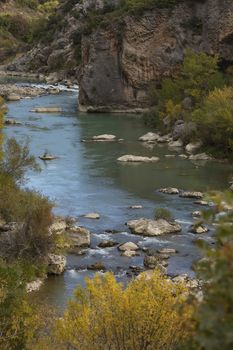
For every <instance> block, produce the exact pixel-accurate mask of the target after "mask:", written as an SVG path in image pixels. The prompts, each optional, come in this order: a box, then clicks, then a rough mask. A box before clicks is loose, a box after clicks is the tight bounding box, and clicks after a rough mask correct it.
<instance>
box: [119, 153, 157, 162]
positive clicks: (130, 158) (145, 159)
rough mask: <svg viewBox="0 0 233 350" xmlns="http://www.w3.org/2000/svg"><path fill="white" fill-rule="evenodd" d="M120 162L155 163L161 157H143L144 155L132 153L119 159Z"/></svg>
mask: <svg viewBox="0 0 233 350" xmlns="http://www.w3.org/2000/svg"><path fill="white" fill-rule="evenodd" d="M117 160H118V161H119V162H129V163H132V162H136V163H153V162H157V161H158V160H159V157H143V156H134V155H132V154H126V155H124V156H121V157H119V158H118V159H117Z"/></svg>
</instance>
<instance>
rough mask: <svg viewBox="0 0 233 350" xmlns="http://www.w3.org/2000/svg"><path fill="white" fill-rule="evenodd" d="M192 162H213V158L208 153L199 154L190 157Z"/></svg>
mask: <svg viewBox="0 0 233 350" xmlns="http://www.w3.org/2000/svg"><path fill="white" fill-rule="evenodd" d="M189 159H190V160H212V159H213V158H212V157H211V156H209V155H208V154H206V153H199V154H195V155H191V156H189Z"/></svg>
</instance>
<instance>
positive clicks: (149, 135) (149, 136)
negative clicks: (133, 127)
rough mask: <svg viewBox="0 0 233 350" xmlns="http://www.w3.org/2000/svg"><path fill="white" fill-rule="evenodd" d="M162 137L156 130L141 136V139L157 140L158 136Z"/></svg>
mask: <svg viewBox="0 0 233 350" xmlns="http://www.w3.org/2000/svg"><path fill="white" fill-rule="evenodd" d="M159 137H160V135H159V134H156V133H154V132H148V133H147V134H145V135H143V136H141V137H139V141H142V142H155V141H157V140H158V138H159Z"/></svg>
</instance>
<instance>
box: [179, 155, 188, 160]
mask: <svg viewBox="0 0 233 350" xmlns="http://www.w3.org/2000/svg"><path fill="white" fill-rule="evenodd" d="M178 157H180V158H182V159H187V158H188V156H187V154H179V155H178Z"/></svg>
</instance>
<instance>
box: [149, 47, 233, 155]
mask: <svg viewBox="0 0 233 350" xmlns="http://www.w3.org/2000/svg"><path fill="white" fill-rule="evenodd" d="M218 61H219V60H218V57H217V56H213V57H212V56H208V55H207V54H205V53H194V52H192V51H187V53H186V56H185V59H184V63H183V65H182V67H181V69H180V71H179V72H178V73H177V74H176V75H174V77H172V78H166V79H164V80H163V81H162V85H161V88H160V89H153V90H151V92H150V100H151V105H152V107H151V109H150V111H149V112H147V113H146V114H145V115H144V120H145V122H146V124H148V125H150V126H152V127H156V128H159V129H160V130H163V131H166V132H170V131H171V130H172V129H173V127H174V124H175V122H176V121H177V120H180V119H183V120H184V121H185V122H186V129H185V130H184V135H182V136H183V140H184V141H185V142H189V141H191V140H192V139H195V138H201V139H202V141H203V143H204V146H205V147H206V148H207V149H208V148H209V149H211V150H212V151H216V149H218V150H219V152H218V155H219V153H220V152H221V154H224V155H225V156H228V157H231V156H232V135H233V134H232V130H233V111H232V107H231V101H232V89H231V88H230V87H227V85H229V84H230V83H231V80H232V79H231V76H230V75H227V74H223V73H222V72H220V71H219V67H218ZM190 122H191V123H195V124H194V125H195V126H196V127H195V128H190V130H189V127H190V124H188V123H190ZM215 154H216V152H215Z"/></svg>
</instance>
